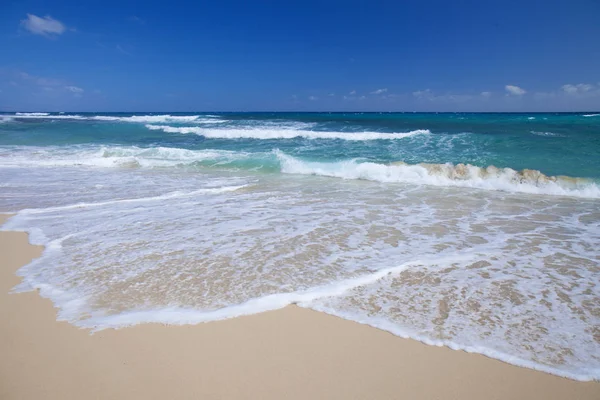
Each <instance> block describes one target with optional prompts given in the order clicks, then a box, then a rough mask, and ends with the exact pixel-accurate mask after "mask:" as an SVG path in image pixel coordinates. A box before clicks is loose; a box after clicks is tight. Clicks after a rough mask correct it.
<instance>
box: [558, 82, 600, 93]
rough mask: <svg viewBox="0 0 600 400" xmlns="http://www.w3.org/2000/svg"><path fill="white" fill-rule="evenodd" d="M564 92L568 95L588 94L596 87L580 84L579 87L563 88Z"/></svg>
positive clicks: (569, 86) (567, 85)
mask: <svg viewBox="0 0 600 400" xmlns="http://www.w3.org/2000/svg"><path fill="white" fill-rule="evenodd" d="M561 89H562V91H563V92H565V93H567V94H571V95H573V94H583V93H588V92H590V91H592V90H593V89H594V85H591V84H589V83H579V84H577V85H571V84H566V85H563V86H562V87H561Z"/></svg>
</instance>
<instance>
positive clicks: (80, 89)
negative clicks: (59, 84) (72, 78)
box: [65, 86, 84, 93]
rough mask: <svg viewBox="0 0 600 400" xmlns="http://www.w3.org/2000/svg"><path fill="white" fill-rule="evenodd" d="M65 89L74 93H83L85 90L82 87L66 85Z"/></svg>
mask: <svg viewBox="0 0 600 400" xmlns="http://www.w3.org/2000/svg"><path fill="white" fill-rule="evenodd" d="M65 89H67V90H68V91H70V92H73V93H83V92H84V90H83V89H82V88H80V87H77V86H65Z"/></svg>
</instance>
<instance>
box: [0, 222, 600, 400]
mask: <svg viewBox="0 0 600 400" xmlns="http://www.w3.org/2000/svg"><path fill="white" fill-rule="evenodd" d="M5 219H6V216H0V224H2V222H3V220H5ZM42 250H43V249H42V248H40V247H38V246H31V245H30V244H28V240H27V235H26V234H25V233H19V232H0V319H1V322H0V355H1V356H0V399H2V400H9V399H78V400H79V399H461V400H468V399H530V400H531V399H545V400H546V399H595V400H597V399H600V383H598V382H576V381H572V380H568V379H564V378H560V377H557V376H553V375H549V374H545V373H542V372H537V371H534V370H530V369H525V368H519V367H515V366H512V365H509V364H506V363H503V362H500V361H496V360H493V359H490V358H487V357H484V356H481V355H477V354H468V353H465V352H462V351H453V350H450V349H447V348H439V347H433V346H426V345H423V344H421V343H419V342H416V341H412V340H406V339H401V338H398V337H395V336H393V335H391V334H389V333H387V332H384V331H380V330H378V329H375V328H372V327H369V326H366V325H361V324H358V323H354V322H350V321H345V320H343V319H340V318H336V317H332V316H329V315H326V314H322V313H318V312H314V311H311V310H307V309H302V308H299V307H295V306H291V307H287V308H285V309H282V310H278V311H273V312H266V313H262V314H258V315H252V316H248V317H241V318H235V319H231V320H226V321H217V322H211V323H205V324H200V325H195V326H163V325H157V324H146V325H139V326H135V327H131V328H126V329H121V330H104V331H101V332H98V333H95V334H93V335H90V333H89V332H88V331H86V330H82V329H78V328H76V327H74V326H72V325H69V324H68V323H65V322H57V321H56V310H55V309H54V308H53V306H52V303H51V302H50V301H49V300H47V299H43V298H41V297H40V296H39V295H38V294H37V293H33V292H31V293H20V294H9V293H8V292H9V290H10V289H11V288H12V287H14V286H15V285H16V284H17V283H18V281H19V279H18V278H17V276H16V275H15V271H16V270H17V269H18V268H19V267H20V266H22V265H24V264H26V263H28V262H29V261H30V260H31V259H32V258H34V257H37V256H39V255H40V254H41V252H42Z"/></svg>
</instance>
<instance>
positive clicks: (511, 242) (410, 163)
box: [0, 112, 600, 380]
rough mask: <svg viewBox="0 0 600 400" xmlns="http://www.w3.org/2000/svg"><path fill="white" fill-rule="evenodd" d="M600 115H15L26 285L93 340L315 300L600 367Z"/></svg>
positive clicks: (552, 369) (9, 133)
mask: <svg viewBox="0 0 600 400" xmlns="http://www.w3.org/2000/svg"><path fill="white" fill-rule="evenodd" d="M594 115H595V114H590V113H587V114H577V113H566V114H412V113H410V114H393V113H383V114H380V113H212V114H206V113H193V114H192V113H189V114H176V113H155V114H150V113H139V114H131V113H129V114H128V113H64V114H57V113H46V112H20V113H0V121H2V123H1V124H0V212H5V213H14V214H15V216H13V217H12V218H10V219H9V220H8V222H7V223H6V224H5V225H3V226H2V227H1V228H0V229H2V230H18V231H26V232H29V234H30V241H31V242H32V243H34V244H41V245H44V246H46V248H45V251H44V253H43V255H42V257H41V258H39V259H37V260H34V261H33V262H32V263H30V264H29V265H27V266H25V267H23V268H22V269H21V270H19V272H18V274H19V275H20V276H21V277H22V278H23V281H22V283H21V284H20V285H18V286H17V287H16V288H15V289H14V291H17V292H19V291H30V290H38V291H39V293H40V295H42V296H44V297H47V298H49V299H51V300H52V301H53V302H54V304H55V306H56V307H57V308H58V310H59V311H58V319H60V320H64V321H68V322H69V323H71V324H74V325H76V326H79V327H82V328H87V329H90V330H91V331H92V332H96V331H100V330H103V329H109V328H114V329H119V328H124V327H127V326H131V325H135V324H140V323H149V322H159V323H166V324H174V325H181V324H196V323H201V322H210V321H214V320H219V319H225V318H235V317H237V316H241V315H248V314H254V313H259V312H264V311H267V310H274V309H278V308H282V307H285V306H287V305H289V304H297V305H299V306H301V307H306V308H310V309H313V310H317V311H320V312H325V313H329V314H332V315H336V316H339V317H342V318H346V319H349V320H353V321H357V322H360V323H364V324H368V325H371V326H374V327H377V328H380V329H384V330H387V331H389V332H391V333H393V334H395V335H397V336H400V337H406V338H412V339H416V340H420V341H422V342H424V343H427V344H430V345H437V346H448V347H450V348H453V349H457V350H458V349H459V350H465V351H470V352H476V353H480V354H485V355H487V356H489V357H493V358H497V359H500V360H503V361H506V362H509V363H512V364H515V365H520V366H524V367H528V368H533V369H538V370H542V371H546V372H549V373H553V374H557V375H561V376H565V377H569V378H572V379H578V380H599V379H600V329H599V328H598V327H599V326H600V314H599V312H598V310H600V250H598V249H600V183H599V182H600V119H598V118H594V117H593V116H594Z"/></svg>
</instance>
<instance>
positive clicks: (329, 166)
mask: <svg viewBox="0 0 600 400" xmlns="http://www.w3.org/2000/svg"><path fill="white" fill-rule="evenodd" d="M275 154H276V155H277V157H278V158H279V160H280V163H281V171H282V172H283V173H288V174H303V175H321V176H330V177H336V178H343V179H364V180H370V181H378V182H401V183H411V184H418V185H433V186H459V187H470V188H477V189H486V190H500V191H507V192H520V193H530V194H546V195H557V196H574V197H583V198H600V187H599V186H598V185H597V184H596V183H594V182H592V181H589V180H585V179H580V178H570V177H560V176H559V177H553V176H546V175H544V174H542V173H541V172H539V171H536V170H523V171H515V170H513V169H511V168H496V167H493V166H490V167H487V168H481V167H476V166H474V165H469V164H466V165H465V164H457V165H453V164H450V163H448V164H424V163H423V164H416V165H409V164H405V163H393V164H390V165H385V164H377V163H372V162H358V161H356V160H347V161H340V162H311V161H303V160H300V159H297V158H294V157H292V156H289V155H286V154H284V153H282V152H281V151H278V150H277V151H275Z"/></svg>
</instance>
